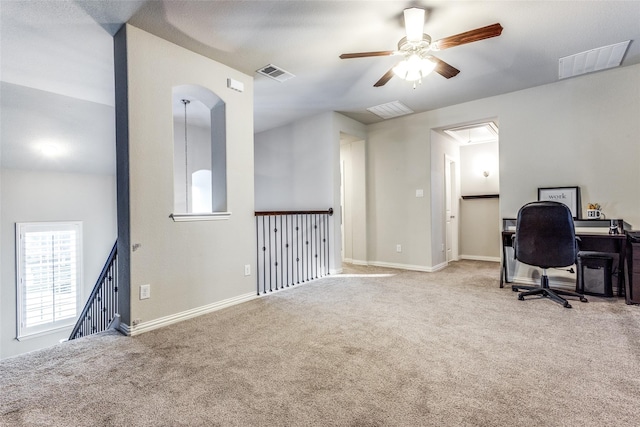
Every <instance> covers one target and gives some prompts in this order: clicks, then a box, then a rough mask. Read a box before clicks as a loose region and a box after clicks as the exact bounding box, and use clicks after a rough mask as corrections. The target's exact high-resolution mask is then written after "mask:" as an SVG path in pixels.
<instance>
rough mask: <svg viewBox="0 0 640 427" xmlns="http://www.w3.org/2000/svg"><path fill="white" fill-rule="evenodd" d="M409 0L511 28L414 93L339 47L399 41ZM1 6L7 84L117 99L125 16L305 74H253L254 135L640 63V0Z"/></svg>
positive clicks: (433, 31) (369, 47) (204, 49)
mask: <svg viewBox="0 0 640 427" xmlns="http://www.w3.org/2000/svg"><path fill="white" fill-rule="evenodd" d="M409 6H420V7H425V8H427V11H428V13H427V19H426V25H425V32H426V33H428V34H430V35H431V36H432V37H433V39H439V38H443V37H447V36H450V35H453V34H457V33H460V32H463V31H467V30H470V29H474V28H478V27H482V26H485V25H488V24H493V23H495V22H499V23H501V24H502V26H503V27H504V31H503V33H502V35H501V36H500V37H497V38H493V39H488V40H483V41H479V42H475V43H471V44H468V45H464V46H458V47H455V48H451V49H448V50H445V51H443V52H440V53H439V54H437V56H438V57H439V58H441V59H442V60H444V61H447V62H448V63H450V64H451V65H453V66H454V67H456V68H458V69H460V70H461V72H460V74H459V75H458V76H456V77H454V78H452V79H449V80H447V79H445V78H443V77H442V76H440V75H438V74H436V73H434V74H432V75H430V76H428V77H427V78H426V79H424V81H423V83H422V85H421V86H418V88H416V89H415V90H414V89H413V88H412V87H413V86H412V84H410V83H407V82H404V81H401V80H399V79H397V78H394V79H392V80H391V81H390V82H389V83H388V84H387V85H386V86H384V87H381V88H374V87H373V84H374V83H375V82H376V81H377V80H378V79H379V78H380V77H381V76H382V75H383V74H384V73H385V72H386V71H387V70H389V69H390V68H391V67H392V66H393V65H394V64H395V63H396V61H397V58H394V57H377V58H360V59H350V60H341V59H339V58H338V56H339V55H340V54H341V53H348V52H361V51H374V50H392V49H395V47H396V44H397V42H398V40H399V39H400V38H401V37H403V35H404V30H403V26H402V10H403V9H404V8H406V7H409ZM0 14H1V21H0V24H1V30H0V31H1V33H0V37H1V38H0V42H1V46H0V47H1V60H2V63H1V79H2V81H3V82H6V83H11V84H13V85H15V86H17V87H22V86H24V87H28V88H35V89H38V90H40V91H43V92H51V93H54V94H60V95H64V96H67V97H71V98H77V99H79V100H82V101H90V102H94V103H98V104H102V105H107V106H113V104H114V99H113V98H114V91H113V52H112V50H113V47H112V38H111V37H112V35H113V34H114V33H115V31H116V30H117V29H118V28H119V26H120V25H121V24H122V23H124V22H127V21H128V22H130V23H131V24H133V25H135V26H137V27H139V28H141V29H143V30H145V31H148V32H150V33H153V34H155V35H158V36H160V37H162V38H164V39H167V40H169V41H172V42H174V43H176V44H178V45H181V46H184V47H186V48H188V49H190V50H193V51H195V52H198V53H200V54H203V55H205V56H208V57H211V58H213V59H215V60H217V61H219V62H221V63H224V64H227V65H229V66H231V67H233V68H236V69H239V70H241V71H243V72H245V73H247V74H249V75H254V74H255V70H257V69H258V68H260V67H262V66H264V65H267V64H269V63H273V64H275V65H277V66H280V67H282V68H284V69H285V70H287V71H289V72H291V73H293V74H294V75H295V76H296V77H295V78H294V79H291V80H288V81H286V82H284V83H280V82H277V81H275V80H271V79H269V78H267V77H263V76H260V75H256V77H255V100H254V106H255V114H254V115H255V120H254V122H255V123H254V124H255V130H256V132H259V131H263V130H266V129H269V128H272V127H276V126H279V125H282V124H285V123H288V122H291V121H293V120H296V119H299V118H302V117H306V116H310V115H314V114H318V113H321V112H324V111H339V112H342V113H344V114H345V115H347V116H350V117H352V118H354V119H356V120H359V121H361V122H363V123H372V122H376V121H379V120H380V119H379V118H378V117H377V116H375V115H374V114H372V113H370V112H368V111H366V108H367V107H371V106H374V105H378V104H383V103H386V102H389V101H395V100H399V101H401V102H402V103H404V104H405V105H407V106H408V107H410V108H411V109H412V110H414V111H416V112H422V111H426V110H431V109H435V108H440V107H443V106H448V105H453V104H457V103H461V102H465V101H470V100H473V99H478V98H483V97H488V96H493V95H497V94H501V93H506V92H511V91H515V90H520V89H524V88H528V87H533V86H537V85H542V84H547V83H551V82H554V81H557V80H558V59H559V58H560V57H563V56H567V55H571V54H574V53H578V52H581V51H584V50H588V49H593V48H596V47H599V46H603V45H607V44H613V43H617V42H621V41H624V40H629V39H631V40H633V42H632V43H631V45H630V47H629V51H628V52H627V55H626V57H625V58H624V60H623V66H626V65H632V64H638V63H640V43H639V42H640V2H639V1H452V0H449V1H443V0H438V1H426V0H425V1H398V0H394V1H329V0H325V1H122V0H101V1H83V0H76V1H7V0H1V1H0ZM3 87H4V86H3ZM16 90H17V89H16ZM4 98H5V97H3V99H2V109H3V111H4V109H5V108H6V107H7V103H6V101H5V99H4ZM30 99H32V98H30ZM43 102H44V101H43ZM16 120H17V119H16ZM12 126H15V131H16V132H18V131H19V130H20V128H21V127H22V126H21V125H20V124H19V122H16V123H15V124H12ZM4 127H5V123H3V139H4V136H8V137H11V136H10V135H12V133H13V132H12V130H11V129H7V130H5V129H4ZM86 137H90V135H86ZM3 145H4V141H3ZM4 161H5V160H4V156H3V163H4Z"/></svg>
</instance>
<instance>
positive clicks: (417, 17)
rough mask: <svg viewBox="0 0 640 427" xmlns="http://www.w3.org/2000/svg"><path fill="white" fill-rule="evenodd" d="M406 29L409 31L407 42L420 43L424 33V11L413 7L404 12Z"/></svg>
mask: <svg viewBox="0 0 640 427" xmlns="http://www.w3.org/2000/svg"><path fill="white" fill-rule="evenodd" d="M404 27H405V30H406V31H407V40H408V41H410V42H419V41H420V40H422V33H424V9H419V8H417V7H412V8H409V9H405V10H404Z"/></svg>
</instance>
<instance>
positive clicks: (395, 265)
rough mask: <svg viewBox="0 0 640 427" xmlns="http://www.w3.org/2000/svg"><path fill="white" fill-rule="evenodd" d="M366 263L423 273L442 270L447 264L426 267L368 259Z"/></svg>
mask: <svg viewBox="0 0 640 427" xmlns="http://www.w3.org/2000/svg"><path fill="white" fill-rule="evenodd" d="M368 265H372V266H374V267H389V268H398V269H400V270H411V271H424V272H425V273H434V272H436V271H438V270H442V269H443V268H445V267H446V266H447V263H446V262H445V263H442V264H438V265H436V266H433V267H426V266H424V265H411V264H398V263H395V262H383V261H369V263H368Z"/></svg>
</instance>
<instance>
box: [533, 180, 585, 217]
mask: <svg viewBox="0 0 640 427" xmlns="http://www.w3.org/2000/svg"><path fill="white" fill-rule="evenodd" d="M538 200H539V201H543V200H544V201H552V202H560V203H563V204H565V205H567V206H568V207H569V209H570V210H571V215H572V216H573V219H579V218H580V215H581V212H580V187H547V188H538Z"/></svg>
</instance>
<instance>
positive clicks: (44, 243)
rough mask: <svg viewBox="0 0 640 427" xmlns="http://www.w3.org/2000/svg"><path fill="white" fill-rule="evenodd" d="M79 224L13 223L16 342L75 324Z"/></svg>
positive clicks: (79, 270) (79, 269) (79, 276)
mask: <svg viewBox="0 0 640 427" xmlns="http://www.w3.org/2000/svg"><path fill="white" fill-rule="evenodd" d="M81 242H82V223H81V222H61V223H18V224H16V246H17V248H16V249H17V250H16V254H17V256H16V261H17V262H16V264H17V265H16V271H17V295H18V298H17V302H18V307H17V314H18V319H17V320H18V322H17V323H18V339H20V338H24V337H27V336H33V335H38V334H41V333H44V332H48V331H51V330H54V329H59V328H63V327H67V326H71V325H73V324H74V323H75V322H76V317H77V314H78V304H79V302H80V296H81V295H80V284H81V283H82V245H81Z"/></svg>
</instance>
